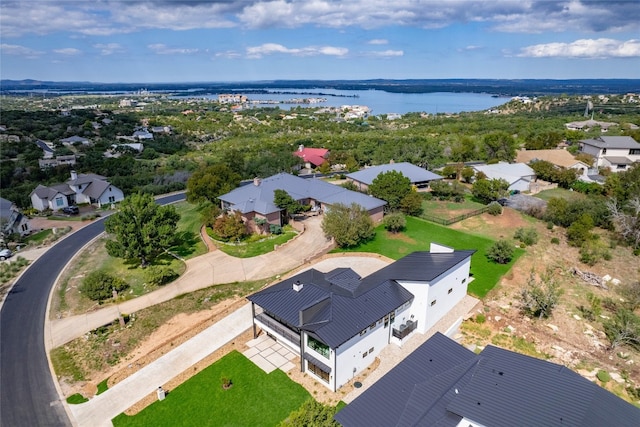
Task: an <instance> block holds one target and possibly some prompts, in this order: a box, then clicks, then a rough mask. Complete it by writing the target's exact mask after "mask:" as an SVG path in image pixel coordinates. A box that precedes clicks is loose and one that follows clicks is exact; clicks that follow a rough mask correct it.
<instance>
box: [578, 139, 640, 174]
mask: <svg viewBox="0 0 640 427" xmlns="http://www.w3.org/2000/svg"><path fill="white" fill-rule="evenodd" d="M579 146H580V151H582V152H583V153H586V154H589V155H591V156H593V157H594V158H595V165H596V166H597V167H603V168H610V169H611V172H620V171H625V170H627V169H629V168H630V167H631V165H633V164H634V163H636V162H640V144H639V143H638V142H637V141H636V140H635V139H633V138H632V137H630V136H599V137H597V138H593V139H583V140H581V141H580V142H579Z"/></svg>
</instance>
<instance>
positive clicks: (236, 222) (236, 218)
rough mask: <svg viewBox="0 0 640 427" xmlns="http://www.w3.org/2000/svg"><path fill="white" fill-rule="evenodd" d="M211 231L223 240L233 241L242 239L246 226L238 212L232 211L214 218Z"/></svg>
mask: <svg viewBox="0 0 640 427" xmlns="http://www.w3.org/2000/svg"><path fill="white" fill-rule="evenodd" d="M213 231H214V232H215V233H216V234H217V235H218V237H220V239H222V240H224V241H234V240H240V239H242V238H243V237H244V236H245V235H246V233H247V228H246V226H245V224H244V222H243V221H242V215H241V214H240V212H234V213H232V214H224V215H222V216H221V217H219V218H218V219H216V221H215V223H214V225H213Z"/></svg>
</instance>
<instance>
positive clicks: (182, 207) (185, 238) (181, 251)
mask: <svg viewBox="0 0 640 427" xmlns="http://www.w3.org/2000/svg"><path fill="white" fill-rule="evenodd" d="M173 206H174V207H175V208H176V212H178V213H179V214H180V221H178V239H179V240H180V242H181V243H180V244H179V245H177V246H174V247H172V248H171V251H172V252H174V253H176V254H178V255H179V256H181V257H182V258H185V259H189V258H195V257H197V256H199V255H202V254H205V253H206V252H207V247H206V246H205V244H204V243H203V242H202V239H201V238H200V227H201V226H202V219H201V218H200V209H198V205H194V204H192V203H187V202H179V203H175V204H173Z"/></svg>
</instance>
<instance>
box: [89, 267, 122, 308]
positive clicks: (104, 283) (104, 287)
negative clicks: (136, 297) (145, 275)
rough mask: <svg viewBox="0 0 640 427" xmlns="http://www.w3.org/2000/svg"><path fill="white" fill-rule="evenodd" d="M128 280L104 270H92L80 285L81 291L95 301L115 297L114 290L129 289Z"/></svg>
mask: <svg viewBox="0 0 640 427" xmlns="http://www.w3.org/2000/svg"><path fill="white" fill-rule="evenodd" d="M128 287H129V285H128V284H127V282H125V281H124V280H122V279H121V278H119V277H114V276H112V275H110V274H109V273H107V272H105V271H102V270H95V271H92V272H91V273H89V274H88V275H87V277H85V278H84V280H83V281H82V285H80V292H82V293H83V294H84V295H86V296H87V297H88V298H90V299H92V300H94V301H102V300H106V299H109V298H112V297H113V291H114V290H115V291H117V292H121V291H123V290H125V289H127V288H128Z"/></svg>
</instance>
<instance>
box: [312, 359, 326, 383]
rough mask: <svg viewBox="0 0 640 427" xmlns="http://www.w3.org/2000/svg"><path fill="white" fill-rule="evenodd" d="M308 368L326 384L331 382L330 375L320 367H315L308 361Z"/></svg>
mask: <svg viewBox="0 0 640 427" xmlns="http://www.w3.org/2000/svg"><path fill="white" fill-rule="evenodd" d="M307 368H308V369H309V371H311V372H313V373H314V374H315V375H317V376H318V377H319V378H320V379H321V380H322V381H324V382H326V383H328V382H329V374H328V373H327V372H325V371H323V370H322V369H320V368H319V367H318V366H316V365H314V364H313V363H312V362H309V361H307Z"/></svg>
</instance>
